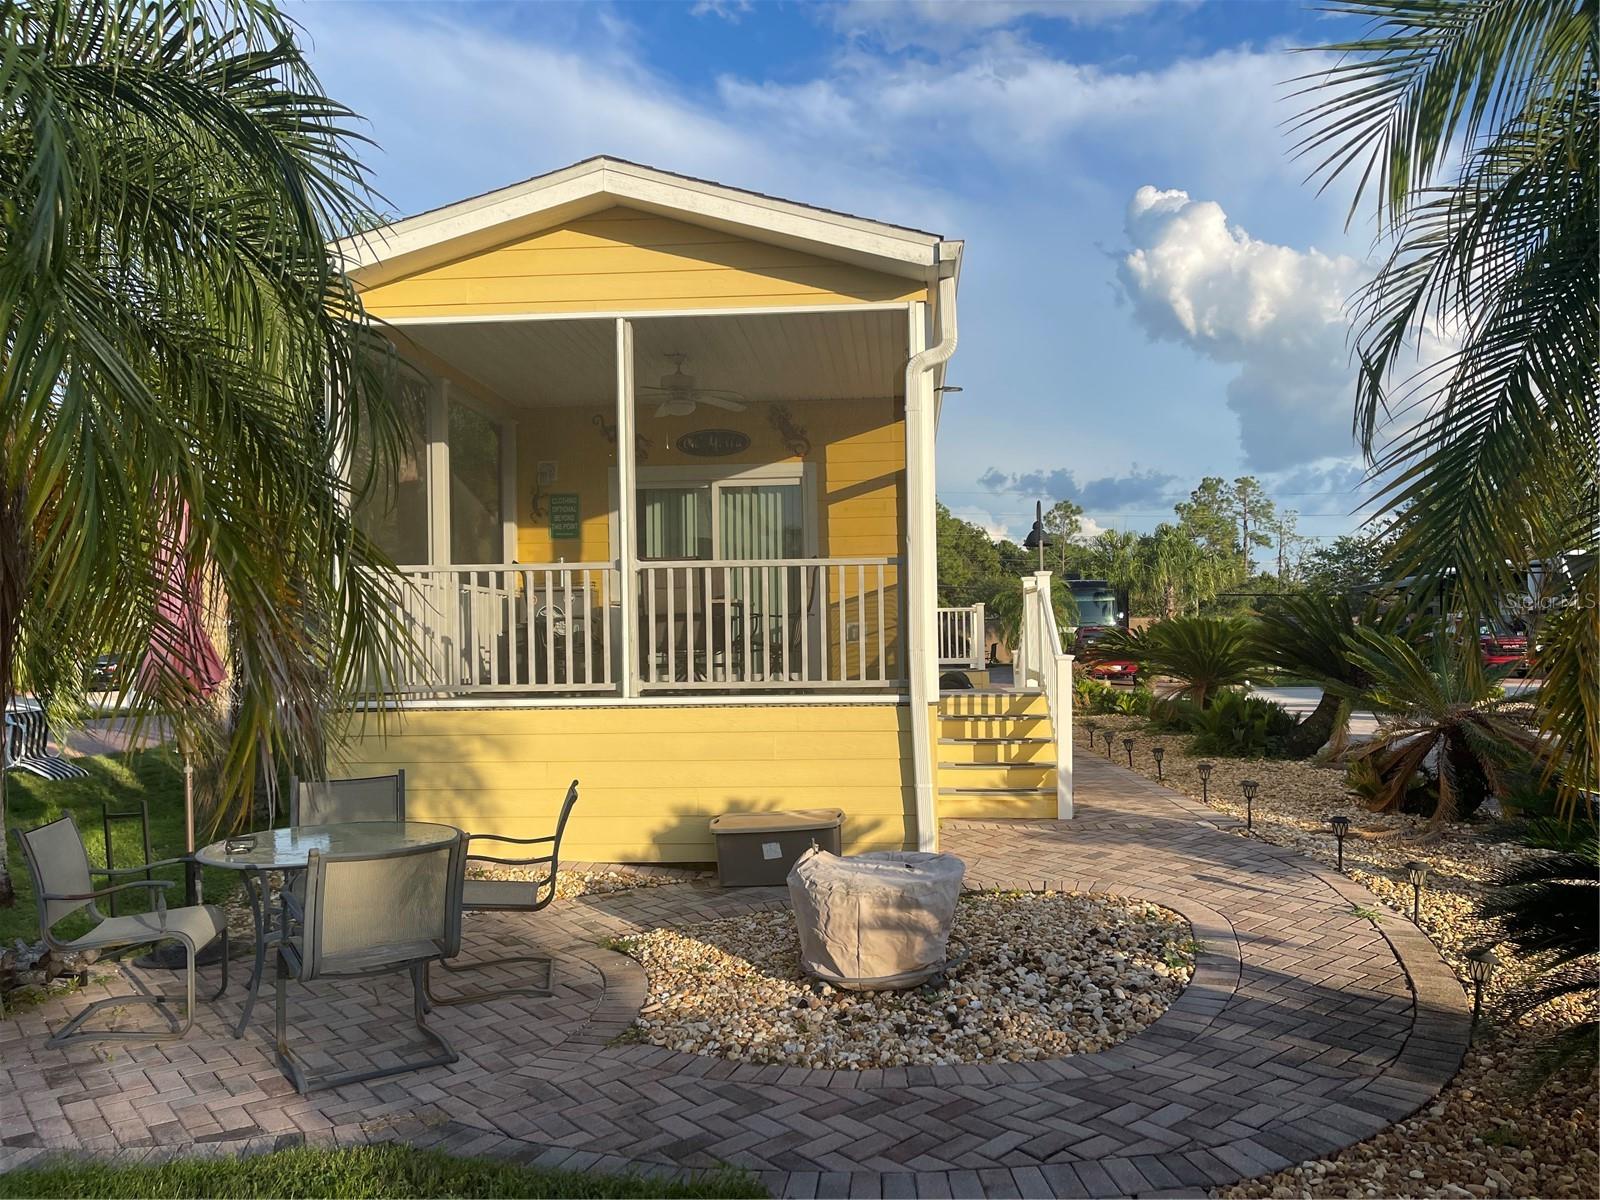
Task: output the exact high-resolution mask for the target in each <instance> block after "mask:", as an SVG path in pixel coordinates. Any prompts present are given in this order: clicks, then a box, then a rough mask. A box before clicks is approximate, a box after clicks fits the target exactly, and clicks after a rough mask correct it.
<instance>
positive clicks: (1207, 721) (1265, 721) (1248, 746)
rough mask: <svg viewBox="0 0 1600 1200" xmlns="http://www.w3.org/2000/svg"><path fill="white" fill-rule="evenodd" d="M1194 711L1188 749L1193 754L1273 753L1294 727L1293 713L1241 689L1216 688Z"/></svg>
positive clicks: (1255, 755)
mask: <svg viewBox="0 0 1600 1200" xmlns="http://www.w3.org/2000/svg"><path fill="white" fill-rule="evenodd" d="M1194 712H1195V739H1194V743H1193V745H1192V746H1191V749H1192V750H1193V752H1194V753H1196V754H1211V755H1216V756H1218V757H1221V758H1261V757H1263V756H1264V755H1268V754H1277V753H1279V752H1280V751H1281V750H1282V747H1283V739H1284V738H1286V737H1287V736H1288V735H1289V733H1290V731H1291V730H1293V729H1294V717H1292V716H1291V715H1290V714H1289V712H1288V710H1287V709H1285V708H1284V707H1283V705H1281V704H1274V703H1273V702H1272V701H1270V700H1263V699H1261V698H1260V697H1259V696H1246V695H1245V694H1244V693H1242V692H1219V693H1217V695H1216V698H1215V699H1213V700H1212V702H1211V707H1210V708H1199V707H1196V708H1195V710H1194Z"/></svg>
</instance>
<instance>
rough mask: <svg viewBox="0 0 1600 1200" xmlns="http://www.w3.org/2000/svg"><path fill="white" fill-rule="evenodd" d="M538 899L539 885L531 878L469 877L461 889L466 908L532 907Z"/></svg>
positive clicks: (462, 901) (463, 903)
mask: <svg viewBox="0 0 1600 1200" xmlns="http://www.w3.org/2000/svg"><path fill="white" fill-rule="evenodd" d="M538 900H539V887H538V885H537V884H536V883H534V882H533V881H532V880H531V879H469V880H467V881H466V884H465V885H464V886H463V887H462V889H461V907H462V908H465V909H482V910H485V911H504V910H508V909H519V908H526V909H532V908H534V907H536V906H537V904H538Z"/></svg>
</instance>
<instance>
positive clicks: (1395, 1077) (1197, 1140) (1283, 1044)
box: [0, 755, 1468, 1198]
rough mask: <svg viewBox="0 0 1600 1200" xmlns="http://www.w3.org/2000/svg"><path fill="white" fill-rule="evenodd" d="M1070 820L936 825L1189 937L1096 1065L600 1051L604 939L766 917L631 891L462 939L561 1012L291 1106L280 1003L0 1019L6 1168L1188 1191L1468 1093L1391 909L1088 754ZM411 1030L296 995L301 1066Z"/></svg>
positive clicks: (516, 1012) (983, 850)
mask: <svg viewBox="0 0 1600 1200" xmlns="http://www.w3.org/2000/svg"><path fill="white" fill-rule="evenodd" d="M1077 794H1078V817H1077V819H1076V820H1074V821H1072V822H1070V823H1056V822H1050V821H1028V822H978V821H959V822H947V823H946V825H945V829H944V845H945V848H946V849H948V850H951V851H953V852H955V853H957V854H959V855H961V856H962V857H963V858H964V859H966V861H967V864H968V879H969V881H970V882H971V883H972V884H973V885H975V886H1004V887H1015V888H1033V889H1040V888H1048V889H1071V888H1077V889H1096V890H1104V891H1115V892H1117V893H1121V894H1126V895H1136V896H1140V897H1144V898H1147V899H1150V900H1154V901H1156V902H1159V903H1162V904H1165V905H1167V906H1169V907H1171V908H1174V909H1176V910H1178V911H1180V912H1182V913H1183V914H1184V915H1185V916H1186V917H1187V918H1188V919H1189V921H1190V923H1191V924H1192V925H1193V926H1194V929H1195V933H1196V936H1197V937H1198V938H1199V939H1200V941H1201V942H1202V943H1203V945H1204V949H1203V951H1202V953H1201V955H1200V962H1199V967H1198V970H1197V972H1196V975H1195V978H1194V981H1193V982H1192V983H1191V984H1190V986H1189V987H1188V989H1187V990H1186V991H1185V992H1184V993H1183V994H1182V996H1181V997H1180V998H1179V1000H1178V1001H1177V1002H1176V1003H1175V1004H1174V1005H1173V1007H1172V1008H1171V1009H1170V1010H1169V1011H1168V1012H1167V1013H1166V1014H1165V1015H1164V1016H1163V1017H1162V1018H1161V1019H1160V1020H1158V1021H1157V1022H1155V1023H1154V1024H1153V1025H1151V1026H1150V1027H1149V1028H1147V1029H1145V1030H1144V1031H1143V1032H1141V1033H1139V1034H1136V1035H1135V1036H1134V1037H1132V1038H1130V1039H1128V1040H1127V1041H1125V1042H1123V1043H1122V1044H1121V1045H1119V1046H1117V1047H1115V1048H1113V1049H1111V1050H1108V1051H1104V1052H1102V1053H1098V1054H1092V1055H1080V1056H1075V1057H1071V1058H1065V1059H1059V1060H1052V1061H1048V1062H1040V1063H1025V1064H972V1065H963V1066H952V1067H908V1068H901V1069H894V1070H881V1071H877V1070H875V1071H860V1072H849V1071H811V1070H806V1069H803V1068H784V1067H778V1066H763V1067H757V1066H750V1065H736V1064H733V1063H729V1062H725V1061H723V1060H720V1059H713V1058H705V1057H700V1056H693V1055H686V1054H677V1053H673V1052H671V1051H667V1050H663V1049H659V1048H655V1047H649V1046H644V1045H639V1044H635V1043H616V1044H614V1043H615V1039H616V1038H617V1035H618V1034H620V1033H622V1032H623V1031H624V1030H625V1029H626V1028H627V1027H628V1025H629V1023H630V1022H631V1021H632V1019H633V1017H634V1015H635V1013H636V1012H637V1010H638V1006H639V1004H640V1002H641V998H642V996H643V992H644V979H643V975H642V973H641V971H640V970H639V968H638V967H637V966H636V965H635V964H634V963H633V962H632V960H630V959H627V958H625V957H624V956H622V955H619V954H616V953H614V952H612V951H609V950H606V949H604V948H603V944H604V943H605V941H606V940H607V939H610V938H613V937H616V936H618V935H621V934H626V933H627V932H629V931H630V930H634V929H639V928H647V927H652V926H655V925H660V924H680V923H684V922H690V921H697V920H702V919H708V918H713V917H717V916H724V915H728V914H730V913H734V912H739V911H744V910H747V909H749V908H751V907H767V906H770V905H773V904H776V903H781V901H782V893H780V892H776V891H772V890H764V889H760V890H745V891H738V892H723V891H720V890H718V889H716V888H714V887H710V886H706V885H703V884H695V885H681V886H671V887H661V888H647V889H638V890H633V891H628V892H621V893H614V894H610V895H602V896H589V897H584V898H582V899H580V900H576V901H571V902H561V903H558V904H556V905H555V906H553V907H552V908H551V909H549V910H547V911H546V912H544V913H540V914H537V915H536V916H534V917H532V918H525V917H516V916H509V915H485V916H481V917H478V918H474V919H471V920H470V921H469V926H468V948H467V951H466V954H467V956H469V957H470V956H474V955H477V954H480V953H481V954H483V955H485V956H487V955H488V954H489V953H491V952H492V951H504V952H513V951H520V952H522V953H527V952H529V951H530V949H532V950H533V951H534V952H548V953H552V954H554V955H555V956H556V957H557V959H558V964H557V994H556V995H555V996H554V997H553V998H552V999H549V1000H506V1001H499V1002H496V1003H493V1004H484V1005H477V1006H470V1007H460V1008H448V1009H444V1010H441V1011H439V1012H437V1013H436V1014H434V1018H433V1020H434V1024H435V1027H436V1028H438V1029H439V1030H440V1031H441V1032H442V1033H444V1034H445V1036H446V1037H448V1038H449V1039H450V1041H451V1042H452V1043H453V1044H454V1046H455V1047H456V1049H457V1050H459V1051H460V1052H461V1061H460V1062H458V1063H457V1064H455V1065H454V1066H452V1067H446V1068H436V1069H433V1070H429V1071H425V1072H418V1073H415V1074H412V1075H407V1076H400V1077H398V1078H395V1079H390V1080H380V1081H375V1082H373V1083H369V1084H355V1085H350V1086H347V1087H344V1088H341V1089H338V1090H337V1091H330V1092H319V1093H313V1094H312V1095H310V1096H306V1097H301V1096H298V1095H296V1094H295V1093H294V1092H293V1091H292V1090H291V1089H290V1088H289V1085H288V1083H287V1082H286V1081H285V1080H284V1078H283V1077H282V1075H280V1074H279V1072H278V1070H277V1068H276V1067H275V1066H274V1065H273V1060H272V1053H271V1032H270V1022H271V1004H270V1002H269V1003H265V1004H262V1005H260V1006H259V1007H258V1009H257V1013H256V1018H255V1021H254V1024H253V1026H252V1028H251V1029H250V1030H249V1031H248V1032H247V1034H246V1036H245V1037H244V1038H243V1039H242V1040H237V1041H236V1040H234V1039H233V1038H231V1037H229V1036H228V1035H227V1027H228V1024H229V1023H230V1022H231V1021H233V1020H235V1019H236V1018H237V1015H238V1012H239V1008H238V994H239V992H240V991H242V989H239V988H235V992H234V994H233V995H230V997H228V998H227V999H225V1000H224V1001H222V1002H220V1003H219V1004H218V1005H216V1006H214V1007H206V1006H202V1012H201V1015H200V1019H199V1021H198V1023H197V1025H196V1028H195V1030H194V1032H193V1033H192V1034H191V1036H190V1037H189V1038H188V1039H187V1040H186V1041H183V1042H180V1043H176V1044H167V1045H158V1046H137V1045H134V1046H131V1047H129V1046H119V1045H106V1046H101V1047H95V1046H83V1047H77V1048H73V1049H71V1050H67V1051H55V1050H47V1049H45V1047H44V1044H43V1042H44V1037H45V1035H46V1032H47V1029H48V1028H50V1027H54V1026H57V1025H59V1024H60V1023H61V1022H62V1021H64V1020H65V1019H66V1018H67V1017H68V1016H69V1015H70V1014H71V1012H72V1011H74V1009H75V1006H76V1005H79V1004H81V1003H83V1002H84V1001H85V1000H87V999H90V998H94V997H95V996H99V995H103V994H106V989H107V988H110V989H120V990H122V991H128V990H129V989H130V985H129V983H128V982H127V980H126V978H125V977H120V976H119V977H116V978H115V979H114V980H113V981H112V982H110V983H107V984H98V985H95V986H93V987H91V988H90V989H89V993H90V994H89V995H87V996H85V997H82V998H72V999H69V1000H58V1001H52V1002H51V1003H49V1004H47V1005H44V1006H41V1007H39V1008H37V1009H34V1010H31V1011H26V1012H23V1013H20V1014H14V1015H12V1016H11V1017H9V1018H8V1019H6V1020H4V1021H0V1061H3V1071H0V1080H3V1085H4V1086H0V1129H3V1134H0V1168H10V1167H15V1166H19V1165H21V1164H22V1163H24V1162H26V1161H28V1160H30V1159H32V1158H34V1157H36V1156H38V1155H40V1154H43V1153H45V1152H47V1151H48V1150H50V1149H72V1150H86V1151H97V1152H115V1153H117V1154H118V1155H119V1157H130V1158H142V1157H146V1156H159V1155H167V1154H172V1153H184V1154H193V1153H208V1152H209V1153H221V1152H229V1153H231V1152H235V1151H237V1150H241V1149H242V1150H257V1149H270V1148H273V1147H275V1146H281V1145H289V1144H296V1143H298V1142H300V1141H302V1140H304V1141H307V1142H312V1143H322V1142H326V1143H333V1142H337V1143H343V1144H350V1143H360V1142H367V1141H375V1140H381V1139H395V1138H399V1139H404V1140H406V1141H409V1142H412V1143H413V1144H416V1145H422V1146H437V1147H441V1148H444V1149H447V1150H449V1151H451V1152H454V1153H461V1154H491V1155H501V1156H506V1157H510V1158H515V1159H518V1160H521V1161H529V1162H537V1163H540V1164H544V1165H559V1166H562V1167H567V1168H573V1169H585V1168H590V1169H596V1170H620V1169H637V1170H644V1171H651V1172H675V1171H681V1170H687V1169H700V1168H705V1167H711V1166H716V1165H719V1164H725V1163H731V1164H738V1165H741V1166H745V1167H748V1168H750V1169H752V1170H754V1171H757V1172H759V1173H760V1175H761V1178H762V1179H763V1181H764V1182H765V1183H766V1184H767V1185H768V1186H769V1187H770V1188H771V1189H772V1190H773V1192H774V1194H783V1195H795V1196H858V1195H860V1196H882V1197H886V1198H887V1197H896V1196H908V1197H910V1196H977V1195H987V1196H996V1197H1000V1196H1121V1195H1138V1196H1145V1195H1157V1194H1165V1193H1171V1194H1195V1193H1197V1192H1199V1191H1202V1190H1204V1189H1205V1188H1207V1187H1211V1186H1215V1185H1218V1184H1225V1183H1229V1182H1232V1181H1235V1180H1238V1179H1240V1178H1246V1177H1249V1176H1253V1175H1259V1174H1262V1173H1264V1172H1268V1171H1273V1170H1277V1169H1280V1168H1282V1167H1285V1166H1287V1165H1289V1164H1291V1163H1293V1162H1298V1161H1301V1160H1305V1159H1308V1158H1316V1157H1320V1156H1324V1155H1327V1154H1328V1153H1330V1152H1332V1151H1334V1150H1336V1149H1338V1148H1340V1147H1342V1146H1345V1145H1347V1144H1349V1143H1352V1142H1356V1141H1360V1140H1362V1139H1364V1138H1366V1137H1369V1136H1370V1135H1372V1134H1374V1133H1376V1132H1377V1131H1378V1130H1380V1129H1382V1128H1383V1127H1384V1126H1386V1125H1388V1124H1391V1123H1393V1122H1395V1121H1398V1120H1400V1119H1402V1118H1404V1117H1406V1116H1407V1115H1409V1114H1410V1113H1411V1112H1413V1111H1414V1110H1415V1109H1417V1108H1418V1107H1420V1106H1421V1105H1422V1104H1424V1103H1426V1102H1427V1101H1428V1100H1429V1099H1430V1098H1431V1097H1432V1096H1433V1095H1434V1094H1435V1093H1436V1092H1437V1091H1438V1090H1439V1088H1440V1087H1441V1086H1443V1084H1444V1083H1445V1082H1446V1081H1447V1080H1448V1079H1449V1078H1450V1076H1451V1075H1452V1074H1453V1073H1454V1072H1455V1070H1456V1068H1457V1066H1458V1065H1459V1063H1460V1059H1461V1055H1462V1053H1463V1050H1464V1047H1465V1044H1466V1038H1467V1032H1468V1015H1467V1006H1466V1003H1465V999H1464V997H1463V994H1462V990H1461V988H1460V986H1459V985H1458V983H1457V982H1456V979H1455V977H1454V976H1453V974H1452V973H1451V972H1450V970H1449V969H1448V968H1447V967H1446V966H1445V964H1444V963H1443V962H1442V961H1441V960H1440V958H1439V956H1438V954H1437V953H1436V952H1435V950H1434V948H1433V946H1432V945H1431V943H1429V942H1428V941H1427V939H1426V938H1424V937H1423V936H1422V935H1421V934H1420V933H1419V932H1418V931H1417V930H1415V929H1414V928H1413V927H1412V926H1411V925H1410V924H1409V922H1407V921H1405V920H1404V919H1403V918H1401V917H1399V916H1397V915H1394V914H1392V913H1390V912H1389V911H1388V910H1386V909H1383V910H1381V911H1382V913H1383V916H1382V918H1381V920H1380V922H1379V923H1378V924H1376V925H1374V924H1373V923H1372V922H1371V921H1370V920H1368V919H1367V917H1366V916H1363V915H1362V913H1363V912H1371V911H1373V910H1379V909H1380V906H1379V905H1378V903H1377V902H1376V900H1375V899H1374V898H1373V897H1372V895H1371V894H1370V893H1369V892H1367V891H1366V890H1365V889H1363V888H1361V887H1360V886H1359V885H1357V884H1355V883H1353V882H1352V881H1350V880H1348V879H1346V878H1344V877H1343V876H1340V875H1335V874H1333V873H1331V872H1328V871H1325V870H1323V869H1322V868H1321V867H1319V866H1318V865H1317V864H1315V863H1313V862H1311V861H1309V860H1307V859H1305V858H1302V857H1300V856H1298V855H1296V854H1294V853H1292V852H1290V851H1288V850H1284V849H1281V848H1279V847H1275V846H1271V845H1268V844H1266V843H1264V842H1260V841H1256V840H1252V839H1247V838H1244V837H1240V836H1238V834H1237V833H1236V832H1234V831H1233V830H1234V829H1235V828H1236V823H1235V822H1232V821H1231V820H1229V819H1228V818H1226V817H1223V816H1222V815H1221V814H1219V813H1217V812H1215V811H1213V810H1211V809H1208V808H1204V807H1201V806H1200V805H1197V804H1194V803H1191V802H1189V801H1187V800H1185V799H1184V798H1182V797H1179V796H1177V795H1175V794H1174V793H1172V792H1169V791H1166V790H1165V789H1162V788H1159V787H1157V786H1155V785H1154V784H1151V783H1148V782H1146V781H1144V780H1143V779H1141V778H1139V777H1137V776H1135V775H1133V774H1132V773H1130V772H1127V771H1124V770H1122V769H1121V768H1118V767H1114V766H1112V765H1111V764H1109V763H1107V762H1105V761H1103V760H1101V759H1098V758H1097V757H1095V756H1093V755H1080V756H1079V760H1078V778H1077ZM1357 909H1360V911H1357ZM206 978H214V975H212V974H211V973H209V972H207V973H206ZM168 986H169V987H170V984H169V985H168ZM202 986H204V980H203V981H202ZM440 986H442V987H446V988H448V987H449V986H450V983H449V982H448V981H446V982H442V983H441V985H440ZM407 1016H408V1010H407V1008H406V997H405V995H404V992H403V989H402V986H401V984H400V982H399V981H398V980H387V981H384V980H380V981H377V982H367V983H359V984H357V983H352V984H344V985H338V986H335V985H333V984H318V985H314V986H313V987H312V988H311V989H310V990H309V991H307V990H306V989H302V988H299V987H296V988H295V989H294V991H293V992H292V997H291V1008H290V1020H291V1022H292V1023H293V1024H294V1025H295V1027H296V1029H297V1030H298V1031H299V1034H300V1036H301V1037H302V1038H303V1039H305V1040H304V1041H301V1042H300V1044H302V1045H304V1044H306V1043H307V1042H308V1041H311V1040H316V1041H321V1042H323V1043H324V1044H326V1045H329V1046H334V1047H338V1048H339V1049H338V1050H337V1052H336V1057H339V1058H341V1059H348V1060H350V1061H351V1062H352V1063H354V1062H362V1061H370V1060H371V1055H372V1053H373V1047H374V1045H375V1044H378V1043H382V1042H384V1041H386V1040H388V1039H390V1038H392V1037H393V1031H394V1030H395V1029H398V1028H401V1027H403V1022H404V1021H405V1019H406V1017H407Z"/></svg>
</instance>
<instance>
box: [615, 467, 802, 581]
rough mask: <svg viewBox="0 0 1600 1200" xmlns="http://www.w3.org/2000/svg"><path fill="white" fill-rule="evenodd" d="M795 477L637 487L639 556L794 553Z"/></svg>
mask: <svg viewBox="0 0 1600 1200" xmlns="http://www.w3.org/2000/svg"><path fill="white" fill-rule="evenodd" d="M801 496H802V492H801V487H800V481H799V480H795V481H794V482H792V483H791V482H788V481H782V482H774V483H759V484H750V483H733V482H726V483H725V482H721V481H713V482H709V483H704V484H698V485H693V486H688V487H658V486H653V485H648V484H647V485H644V486H641V487H640V489H639V506H638V522H639V557H640V559H641V560H643V561H662V560H673V559H713V558H715V559H721V560H726V561H733V562H750V561H753V560H757V559H770V558H798V557H799V556H800V555H802V554H803V553H804V552H805V514H804V512H803V510H802V505H801Z"/></svg>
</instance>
